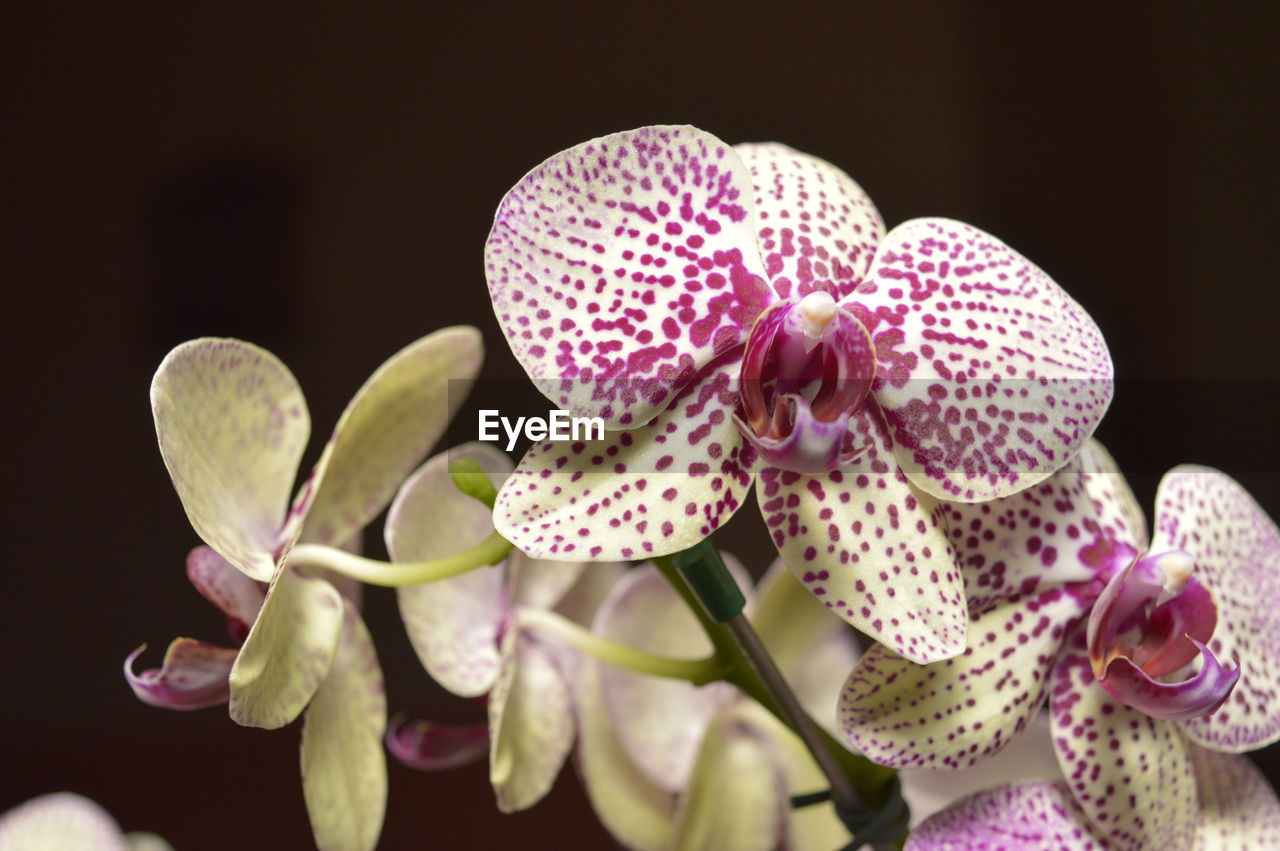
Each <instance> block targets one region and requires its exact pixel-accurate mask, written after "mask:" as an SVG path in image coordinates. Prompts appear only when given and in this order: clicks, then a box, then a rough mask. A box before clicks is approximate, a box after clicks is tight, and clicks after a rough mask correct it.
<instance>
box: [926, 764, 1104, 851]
mask: <svg viewBox="0 0 1280 851" xmlns="http://www.w3.org/2000/svg"><path fill="white" fill-rule="evenodd" d="M1106 847H1107V846H1105V845H1104V844H1103V843H1102V841H1101V840H1100V839H1098V837H1097V836H1096V835H1095V834H1094V833H1093V830H1092V826H1091V825H1090V824H1089V820H1088V819H1087V818H1085V815H1084V813H1083V812H1082V811H1081V810H1080V807H1079V806H1078V805H1077V804H1076V802H1075V801H1074V800H1072V798H1071V793H1070V792H1069V791H1068V789H1067V787H1066V784H1064V783H1050V782H1047V781H1044V780H1037V781H1032V782H1029V783H1018V784H1016V785H1009V786H997V787H996V788H994V789H987V790H986V791H983V792H978V793H976V794H973V795H970V796H969V797H967V798H965V799H964V800H962V801H959V802H957V803H956V804H954V805H952V806H951V807H949V808H947V809H945V810H943V811H942V812H940V813H938V814H936V815H934V816H933V817H932V818H930V819H928V820H927V821H925V823H924V824H922V825H920V826H919V827H917V828H916V829H915V830H913V831H911V836H909V837H908V838H907V844H906V848H905V851H998V849H1009V851H1013V849H1033V848H1035V849H1045V851H1050V849H1052V851H1103V849H1104V848H1106Z"/></svg>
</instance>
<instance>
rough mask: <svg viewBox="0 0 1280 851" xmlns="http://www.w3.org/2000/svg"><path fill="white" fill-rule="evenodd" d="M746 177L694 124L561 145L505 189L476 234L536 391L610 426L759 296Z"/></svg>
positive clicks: (738, 328) (727, 339)
mask: <svg viewBox="0 0 1280 851" xmlns="http://www.w3.org/2000/svg"><path fill="white" fill-rule="evenodd" d="M751 205H752V191H751V176H750V174H749V172H748V171H747V169H746V167H745V166H743V164H742V161H741V160H740V159H739V158H738V155H737V154H735V153H734V152H733V149H732V148H731V147H729V146H728V145H726V144H725V143H724V142H721V141H720V140H719V139H717V138H715V137H714V136H712V135H710V134H708V133H704V132H702V131H701V130H698V129H696V128H693V127H642V128H640V129H638V130H633V131H630V132H627V133H615V134H613V135H611V136H604V137H602V138H599V139H594V140H592V141H590V142H586V143H584V144H581V145H578V146H576V147H573V148H570V149H569V150H567V151H564V152H562V153H560V154H557V155H556V156H554V157H552V158H550V159H549V160H547V161H546V162H544V163H543V164H542V165H540V166H538V167H537V168H535V169H534V170H533V171H531V172H529V174H527V175H526V176H525V177H524V179H523V180H521V181H520V183H519V184H517V185H516V187H515V188H513V189H512V190H511V191H510V192H508V193H507V196H506V197H505V198H504V199H503V200H502V204H501V205H500V206H499V207H498V212H497V215H496V216H495V217H494V224H493V230H492V231H491V232H490V234H489V241H488V245H487V247H486V249H485V271H486V274H487V276H488V279H489V294H490V295H491V296H492V298H493V307H494V312H495V313H496V314H497V316H498V324H499V325H501V326H502V331H503V333H504V334H505V335H506V337H507V341H508V342H509V343H510V344H511V349H512V351H513V352H514V353H515V356H516V359H517V360H519V361H520V363H521V365H522V366H524V368H525V370H526V371H527V372H528V373H529V376H530V377H531V378H532V379H533V380H534V383H535V384H537V386H538V387H539V389H540V390H541V391H542V392H543V393H544V394H546V396H547V398H549V399H551V400H552V402H554V403H556V404H557V405H558V406H560V407H561V408H566V409H570V410H572V411H573V412H574V413H575V414H578V415H582V416H600V417H603V418H604V419H605V421H606V427H608V428H618V427H621V428H634V427H636V426H639V425H643V424H644V423H646V422H648V421H649V420H651V419H653V417H654V416H655V415H657V414H658V413H659V412H660V411H662V410H663V408H665V407H666V406H667V404H668V403H669V402H670V400H671V395H672V394H673V393H675V392H677V391H679V389H680V388H681V387H682V386H683V385H684V384H685V383H686V382H688V381H689V380H690V379H691V378H692V377H693V375H694V374H695V373H696V372H697V371H699V370H701V369H702V368H703V367H705V366H706V365H707V364H709V363H710V362H711V361H712V360H713V359H714V358H715V357H716V356H717V355H720V354H722V353H724V352H725V351H727V350H729V349H732V348H733V347H735V346H737V345H738V344H740V343H742V342H744V341H745V339H746V335H747V332H748V331H750V329H751V323H752V321H754V319H755V317H756V314H758V313H759V312H760V310H761V309H762V308H763V307H764V306H765V305H766V304H767V303H768V302H769V301H771V300H772V293H771V292H770V291H769V290H768V287H767V286H766V285H765V283H764V281H763V279H762V277H761V273H762V272H763V269H762V267H761V266H760V261H759V257H758V256H756V253H755V250H754V248H755V230H754V224H753V220H752V216H751Z"/></svg>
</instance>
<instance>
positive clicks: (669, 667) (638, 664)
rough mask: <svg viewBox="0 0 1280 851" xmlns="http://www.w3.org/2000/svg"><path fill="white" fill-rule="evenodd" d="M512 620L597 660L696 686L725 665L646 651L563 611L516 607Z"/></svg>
mask: <svg viewBox="0 0 1280 851" xmlns="http://www.w3.org/2000/svg"><path fill="white" fill-rule="evenodd" d="M516 621H517V623H519V625H520V626H521V628H524V629H532V630H534V631H537V632H542V633H546V634H548V635H551V636H553V637H555V638H557V639H559V640H560V641H563V642H564V643H566V644H569V645H571V646H573V647H576V648H577V649H578V650H581V651H582V652H584V653H586V654H588V655H589V656H592V657H594V658H596V659H599V660H600V661H601V662H607V663H608V664H610V665H613V666H614V667H617V668H624V669H626V670H628V671H635V672H636V673H637V674H652V675H654V676H657V677H669V678H671V679H676V680H688V681H689V682H691V683H693V684H694V685H696V686H700V685H706V684H707V683H713V682H716V681H718V680H721V679H724V675H725V668H724V666H723V665H721V664H720V662H719V660H718V659H717V658H716V657H715V656H709V657H707V658H705V659H675V658H672V657H670V656H658V655H655V654H653V653H646V652H644V651H643V650H637V649H636V648H634V647H631V646H630V645H627V644H622V643H620V642H617V641H611V640H609V639H607V638H603V637H601V636H599V635H596V634H595V633H594V632H592V631H591V630H589V629H587V628H586V627H584V626H582V625H580V624H577V623H574V622H573V621H571V620H569V619H568V618H566V617H564V616H563V615H558V614H556V613H555V612H550V611H547V610H545V609H520V610H519V612H518V614H517V615H516Z"/></svg>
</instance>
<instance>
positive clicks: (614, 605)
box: [594, 560, 750, 793]
mask: <svg viewBox="0 0 1280 851" xmlns="http://www.w3.org/2000/svg"><path fill="white" fill-rule="evenodd" d="M726 563H728V564H730V565H732V564H733V563H732V562H730V561H728V560H726ZM731 569H733V568H732V567H731ZM735 573H738V574H739V575H738V577H737V578H738V584H739V586H740V587H744V590H745V589H749V588H750V579H749V578H748V577H747V576H746V575H745V572H744V571H741V570H740V568H739V569H738V570H736V571H735ZM594 630H595V632H597V633H598V634H600V635H602V636H604V637H605V638H608V639H611V640H613V641H618V642H621V643H623V644H627V645H630V646H632V647H635V648H637V649H639V650H643V651H646V652H649V653H656V654H659V655H663V656H671V657H675V658H685V659H697V658H702V657H706V656H708V655H710V654H711V651H712V646H711V642H710V641H709V640H708V639H707V636H706V633H705V632H704V631H703V629H702V627H701V626H700V625H699V624H698V621H697V619H696V618H695V617H694V616H693V614H692V613H691V612H690V611H689V609H688V607H687V606H685V605H684V603H683V601H681V599H680V597H679V595H678V594H676V592H675V591H674V590H673V589H672V588H671V585H670V584H669V583H668V582H667V581H666V580H665V579H664V578H663V577H662V574H660V573H659V572H658V569H657V568H656V567H654V566H653V565H644V566H642V567H640V568H637V569H635V570H633V571H631V572H630V573H628V574H627V575H626V576H624V577H623V578H622V579H621V580H620V581H619V582H618V584H617V585H616V586H615V587H614V592H613V594H611V595H610V597H609V599H607V600H606V601H605V603H604V604H603V605H602V606H601V607H600V611H599V612H597V613H596V619H595V624H594ZM600 685H601V689H602V690H603V692H604V701H605V704H606V705H607V706H608V709H609V715H610V717H611V718H612V719H613V724H614V728H615V730H616V733H617V736H618V739H619V741H621V743H622V745H623V747H624V748H625V749H626V751H627V753H629V754H630V755H631V759H632V760H633V761H634V762H635V763H636V765H638V766H639V767H640V769H641V770H642V771H644V772H645V774H646V775H648V777H649V778H650V779H651V780H652V781H653V782H654V783H656V784H658V786H660V787H662V788H663V789H666V790H667V791H668V792H672V793H675V792H679V791H680V790H681V789H683V788H684V787H685V785H686V784H687V783H688V781H689V772H690V771H692V770H693V762H694V759H695V757H696V756H697V752H698V746H699V743H700V742H701V741H702V734H703V731H704V730H705V729H706V724H707V721H708V719H709V718H710V717H711V715H712V714H713V713H714V712H715V711H716V710H717V709H718V708H719V707H721V706H723V705H724V704H725V703H726V702H727V701H729V700H731V699H732V697H733V695H734V694H735V690H734V689H733V687H732V686H730V685H728V684H726V683H711V684H709V685H705V686H702V687H700V688H694V687H693V686H691V685H690V684H689V683H686V682H683V681H680V680H670V679H663V678H661V677H651V676H645V675H643V674H635V673H632V672H630V671H624V670H621V669H619V668H614V667H611V666H606V667H604V668H603V669H601V671H600Z"/></svg>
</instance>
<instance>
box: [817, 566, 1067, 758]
mask: <svg viewBox="0 0 1280 851" xmlns="http://www.w3.org/2000/svg"><path fill="white" fill-rule="evenodd" d="M1083 614H1084V607H1083V606H1081V605H1080V603H1079V601H1078V600H1077V599H1076V598H1075V597H1073V596H1071V595H1069V594H1066V593H1063V592H1062V591H1061V590H1059V589H1051V590H1048V591H1044V592H1042V593H1041V594H1039V595H1037V596H1035V597H1030V598H1025V599H1021V598H1017V597H1015V598H1013V599H1010V600H1007V601H1004V602H1001V603H999V604H997V605H996V606H994V607H993V608H991V609H988V610H987V611H986V612H984V613H983V614H981V615H978V616H977V617H975V618H974V620H973V623H971V624H970V625H969V646H968V647H967V648H966V649H965V651H964V653H962V654H961V655H960V656H957V657H956V658H954V659H947V660H944V661H941V662H934V663H933V664H932V665H924V666H921V665H915V664H912V663H911V662H908V661H906V660H905V659H903V658H902V657H900V656H898V655H897V654H895V653H893V652H891V651H890V650H888V649H887V648H885V647H883V646H875V647H872V648H871V649H870V650H869V651H867V653H866V654H865V655H863V657H862V661H861V662H859V664H858V667H857V668H855V669H854V670H853V673H852V674H850V675H849V679H848V681H847V682H846V683H845V686H844V693H843V694H842V695H841V696H840V706H839V709H838V713H839V717H838V721H839V725H840V728H841V731H842V733H843V736H844V740H845V742H846V743H847V744H848V745H849V746H850V747H851V748H853V749H855V750H857V751H859V752H861V753H863V754H865V755H866V756H867V757H868V758H869V759H872V760H874V761H875V762H878V763H881V764H883V765H890V766H893V767H896V768H908V767H909V768H935V769H944V768H945V769H956V768H967V767H968V766H970V765H973V764H974V763H976V762H978V761H980V760H982V759H984V758H986V757H989V756H991V755H993V754H995V753H996V752H997V751H999V750H1000V749H1001V748H1003V747H1004V746H1005V745H1006V744H1007V743H1008V742H1009V740H1010V739H1012V738H1013V737H1014V736H1016V735H1017V734H1018V733H1020V732H1022V730H1023V728H1024V727H1026V725H1027V724H1028V722H1029V721H1030V720H1031V718H1032V717H1033V716H1034V715H1035V713H1036V711H1037V710H1038V709H1039V707H1040V706H1041V704H1042V703H1043V702H1044V693H1045V680H1046V679H1047V677H1048V674H1049V671H1050V669H1051V668H1052V667H1053V663H1054V660H1055V659H1056V658H1057V654H1058V650H1059V648H1060V647H1061V646H1062V640H1063V636H1064V634H1065V632H1066V630H1067V628H1068V626H1069V625H1070V623H1071V622H1072V620H1074V619H1078V618H1079V617H1080V616H1081V615H1083Z"/></svg>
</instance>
